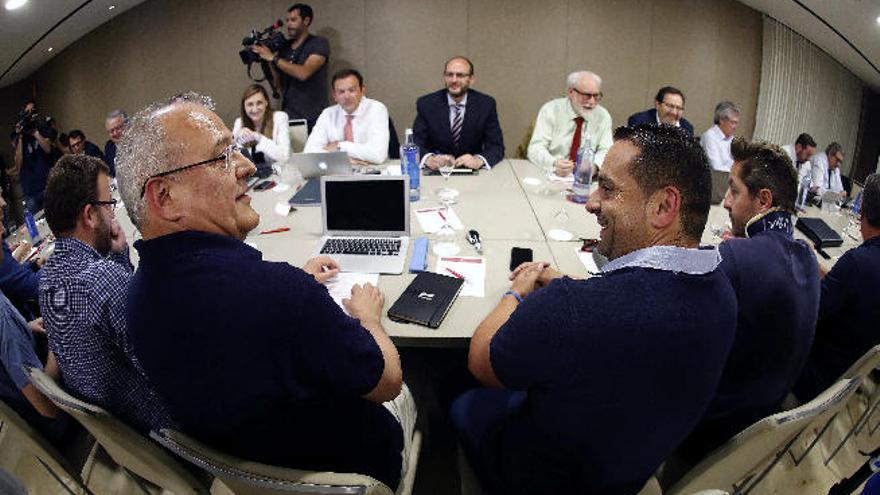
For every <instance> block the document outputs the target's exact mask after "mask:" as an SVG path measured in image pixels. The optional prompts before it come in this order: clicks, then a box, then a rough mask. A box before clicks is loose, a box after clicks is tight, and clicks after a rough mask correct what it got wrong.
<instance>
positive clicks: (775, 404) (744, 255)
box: [681, 138, 819, 462]
mask: <svg viewBox="0 0 880 495" xmlns="http://www.w3.org/2000/svg"><path fill="white" fill-rule="evenodd" d="M730 151H731V154H732V155H733V160H734V163H733V167H732V168H731V170H730V177H729V179H728V189H727V194H726V196H725V198H724V207H725V208H726V209H727V211H728V212H729V214H730V222H731V225H732V234H733V235H734V236H735V237H734V238H731V239H728V240H726V241H724V242H723V243H721V245H720V246H719V248H718V250H719V251H720V252H721V257H722V258H723V261H722V262H721V269H722V271H723V272H724V274H725V275H727V278H728V279H729V280H730V283H731V285H732V286H733V290H734V291H735V292H736V296H737V308H738V309H737V316H736V321H737V326H736V339H735V340H734V344H733V349H732V350H731V351H730V357H729V358H728V359H727V365H726V366H725V368H724V374H723V375H722V377H721V383H720V384H719V386H718V392H717V393H716V395H715V399H714V400H713V401H712V406H711V407H710V408H709V411H708V412H707V413H706V416H705V417H704V418H703V420H702V421H701V423H700V426H699V427H698V428H697V430H696V431H695V432H694V433H693V434H692V435H691V436H690V437H689V438H688V441H687V442H685V445H684V446H683V448H682V450H681V452H682V453H683V454H684V456H685V458H686V459H687V460H689V461H691V462H696V461H698V460H699V458H700V457H702V456H703V455H705V454H707V453H708V452H709V451H711V450H712V449H714V448H716V447H718V446H720V445H721V444H722V443H723V442H724V441H725V440H727V439H728V438H730V437H732V436H734V435H735V434H736V433H738V432H739V431H741V430H743V429H745V428H746V427H748V426H749V425H750V424H752V423H753V422H755V421H757V420H759V419H761V418H763V417H765V416H769V415H770V414H773V413H775V412H778V410H779V407H780V405H781V404H782V401H783V399H785V396H786V395H787V394H788V392H789V391H790V390H791V387H792V386H793V385H794V382H795V380H797V377H798V374H799V373H800V371H801V369H802V368H803V366H804V362H805V361H806V359H807V354H808V353H809V350H810V345H811V343H812V341H813V330H814V328H815V327H816V312H817V311H818V307H819V276H818V264H817V263H816V255H815V254H814V253H813V250H812V249H811V248H810V247H809V246H808V245H807V244H806V243H805V242H804V241H801V240H795V239H794V237H793V229H794V221H793V217H794V212H795V207H794V204H795V199H796V197H797V172H796V171H795V169H794V166H793V165H792V163H791V159H789V157H788V155H787V154H786V153H785V151H783V150H782V149H781V148H779V147H778V146H776V145H772V144H767V143H748V142H746V141H745V140H743V139H741V138H737V139H735V140H734V141H733V143H732V144H731V146H730Z"/></svg>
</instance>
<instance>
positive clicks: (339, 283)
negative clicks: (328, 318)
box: [324, 272, 379, 316]
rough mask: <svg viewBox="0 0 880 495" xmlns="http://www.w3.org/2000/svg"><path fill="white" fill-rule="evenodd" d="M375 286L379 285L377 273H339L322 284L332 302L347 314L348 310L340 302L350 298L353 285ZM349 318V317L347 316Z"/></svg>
mask: <svg viewBox="0 0 880 495" xmlns="http://www.w3.org/2000/svg"><path fill="white" fill-rule="evenodd" d="M368 282H369V283H371V284H373V285H377V284H378V283H379V274H378V273H353V272H339V273H337V274H336V276H335V277H333V278H331V279H330V280H328V281H327V283H325V284H324V286H325V287H327V291H328V292H330V297H332V298H333V301H335V302H336V304H338V305H339V307H340V308H342V310H343V311H345V314H348V310H347V309H345V306H343V305H342V300H343V299H346V298H349V297H351V288H352V287H354V286H355V285H364V284H366V283H368ZM349 316H351V315H349Z"/></svg>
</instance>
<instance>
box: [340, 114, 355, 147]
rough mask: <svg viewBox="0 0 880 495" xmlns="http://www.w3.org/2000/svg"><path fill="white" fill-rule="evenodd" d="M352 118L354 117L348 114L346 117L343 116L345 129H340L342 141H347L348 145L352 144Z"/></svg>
mask: <svg viewBox="0 0 880 495" xmlns="http://www.w3.org/2000/svg"><path fill="white" fill-rule="evenodd" d="M353 118H354V115H350V114H349V115H346V116H345V127H343V128H342V134H343V135H344V138H343V139H345V140H346V141H348V142H350V143H353V142H354V133H353V132H352V129H351V119H353Z"/></svg>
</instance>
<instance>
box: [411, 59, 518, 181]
mask: <svg viewBox="0 0 880 495" xmlns="http://www.w3.org/2000/svg"><path fill="white" fill-rule="evenodd" d="M443 78H444V80H445V81H446V89H441V90H440V91H436V92H434V93H430V94H427V95H425V96H422V97H421V98H419V99H418V101H417V102H416V110H417V114H416V120H415V122H414V123H413V135H414V136H415V140H416V144H418V145H419V148H421V153H422V165H424V166H426V167H428V168H431V169H433V170H436V169H438V168H439V167H440V165H441V164H442V163H444V162H445V161H447V160H452V161H453V163H454V164H455V166H456V167H468V168H472V169H479V168H491V167H492V166H494V165H495V164H496V163H498V162H499V161H501V159H502V158H504V138H503V137H502V135H501V126H500V125H498V113H497V112H496V110H495V99H494V98H492V97H491V96H488V95H485V94H483V93H480V92H479V91H474V90H471V89H470V86H471V84H472V83H473V82H474V64H472V63H471V61H470V60H468V59H467V58H465V57H461V56H457V57H453V58H451V59H449V61H448V62H446V69H445V71H444V72H443Z"/></svg>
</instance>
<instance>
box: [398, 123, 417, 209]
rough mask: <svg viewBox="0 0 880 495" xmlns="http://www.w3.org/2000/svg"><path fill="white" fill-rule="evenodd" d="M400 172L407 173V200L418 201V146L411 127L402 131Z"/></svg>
mask: <svg viewBox="0 0 880 495" xmlns="http://www.w3.org/2000/svg"><path fill="white" fill-rule="evenodd" d="M400 172H401V173H403V174H407V175H409V200H410V201H418V200H419V197H420V196H421V193H420V192H419V187H420V183H421V176H420V173H421V170H419V147H418V145H416V142H415V138H413V131H412V129H407V130H406V132H405V133H404V140H403V144H402V145H401V146H400Z"/></svg>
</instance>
